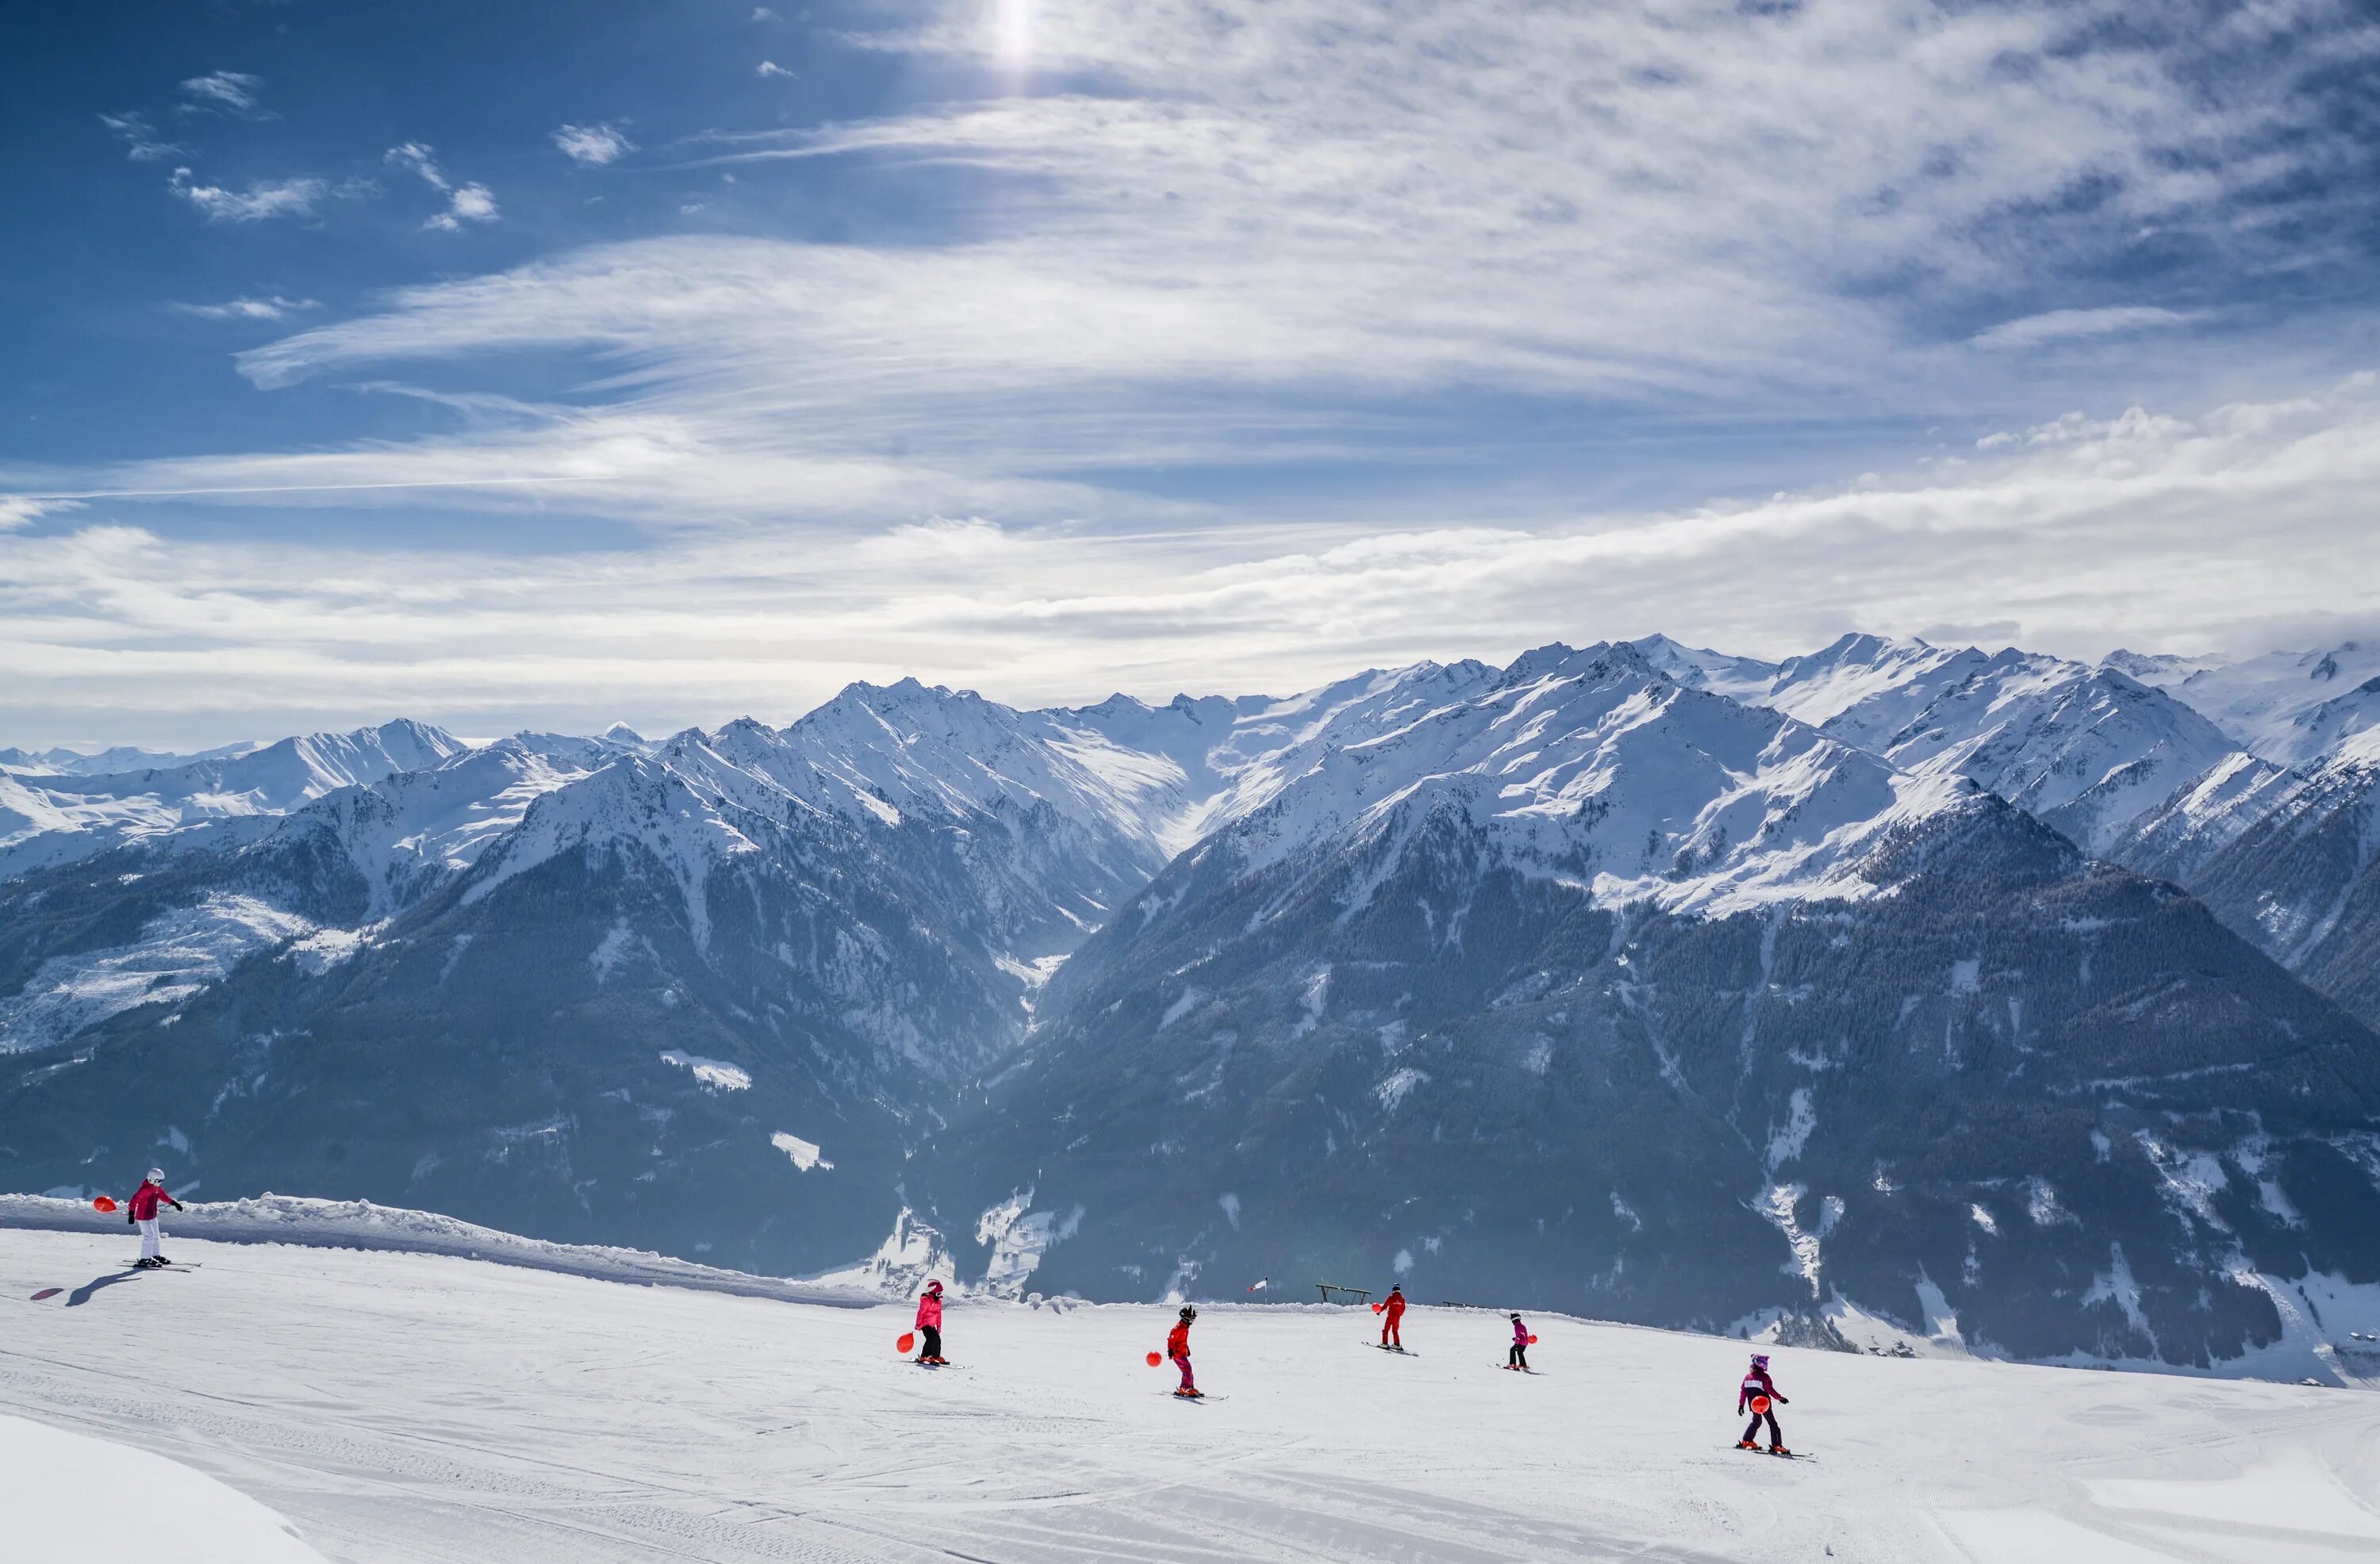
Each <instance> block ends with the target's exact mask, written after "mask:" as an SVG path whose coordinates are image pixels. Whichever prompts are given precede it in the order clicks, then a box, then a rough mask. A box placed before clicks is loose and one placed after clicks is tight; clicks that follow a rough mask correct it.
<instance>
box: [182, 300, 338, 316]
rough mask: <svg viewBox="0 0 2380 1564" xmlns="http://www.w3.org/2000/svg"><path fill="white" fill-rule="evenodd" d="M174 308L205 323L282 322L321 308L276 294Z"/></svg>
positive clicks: (304, 301)
mask: <svg viewBox="0 0 2380 1564" xmlns="http://www.w3.org/2000/svg"><path fill="white" fill-rule="evenodd" d="M174 308H175V309H177V310H179V311H180V312H181V313H183V314H185V315H197V316H200V317H201V318H203V319H205V320H209V321H285V320H287V319H288V318H289V317H290V316H292V315H298V314H303V313H304V312H306V311H307V310H309V309H321V308H322V304H321V302H320V301H318V300H315V299H311V298H284V297H281V296H280V295H279V294H277V293H276V294H273V295H272V296H271V297H265V298H227V299H225V300H224V301H223V302H222V303H221V304H176V305H175V306H174Z"/></svg>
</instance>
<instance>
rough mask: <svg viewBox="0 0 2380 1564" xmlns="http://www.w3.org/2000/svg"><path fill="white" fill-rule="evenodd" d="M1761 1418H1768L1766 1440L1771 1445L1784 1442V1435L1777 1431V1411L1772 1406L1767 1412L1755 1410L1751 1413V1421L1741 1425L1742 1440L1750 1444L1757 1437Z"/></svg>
mask: <svg viewBox="0 0 2380 1564" xmlns="http://www.w3.org/2000/svg"><path fill="white" fill-rule="evenodd" d="M1763 1418H1766V1419H1767V1420H1768V1442H1769V1443H1770V1444H1772V1445H1781V1444H1783V1443H1784V1442H1785V1436H1784V1435H1782V1434H1779V1432H1778V1431H1777V1412H1776V1409H1774V1408H1771V1409H1770V1410H1768V1411H1767V1412H1754V1413H1753V1414H1752V1421H1751V1422H1749V1423H1747V1424H1745V1425H1743V1442H1744V1443H1746V1444H1751V1443H1753V1442H1755V1440H1756V1439H1757V1438H1758V1437H1759V1435H1760V1423H1761V1419H1763Z"/></svg>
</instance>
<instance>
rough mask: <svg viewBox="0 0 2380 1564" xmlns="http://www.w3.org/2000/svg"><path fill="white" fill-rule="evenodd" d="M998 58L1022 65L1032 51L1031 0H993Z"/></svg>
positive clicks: (1013, 64)
mask: <svg viewBox="0 0 2380 1564" xmlns="http://www.w3.org/2000/svg"><path fill="white" fill-rule="evenodd" d="M994 8H995V12H996V15H997V18H998V37H999V49H1000V58H1001V60H1002V63H1003V64H1007V65H1012V66H1021V65H1023V64H1024V63H1025V62H1026V58H1027V57H1029V56H1030V55H1032V53H1033V0H995V7H994Z"/></svg>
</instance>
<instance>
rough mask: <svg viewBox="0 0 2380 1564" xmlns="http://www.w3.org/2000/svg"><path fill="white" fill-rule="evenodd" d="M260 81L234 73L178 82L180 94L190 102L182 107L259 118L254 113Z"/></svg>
mask: <svg viewBox="0 0 2380 1564" xmlns="http://www.w3.org/2000/svg"><path fill="white" fill-rule="evenodd" d="M263 85H264V79H263V78H261V77H257V76H249V75H247V74H246V73H244V72H241V71H237V70H218V71H210V72H209V73H208V74H206V75H205V76H194V77H191V78H190V79H188V80H187V81H185V82H183V83H182V91H183V92H184V93H185V94H187V95H188V97H189V99H190V102H189V103H185V104H184V105H183V108H184V109H185V110H186V111H187V110H188V109H192V108H201V107H203V108H211V109H215V110H217V111H220V112H222V113H225V114H232V115H239V116H241V117H243V118H252V117H261V115H258V112H257V95H256V94H257V89H258V88H260V87H262V86H263Z"/></svg>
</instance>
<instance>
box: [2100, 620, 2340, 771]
mask: <svg viewBox="0 0 2380 1564" xmlns="http://www.w3.org/2000/svg"><path fill="white" fill-rule="evenodd" d="M2119 659H2131V654H2130V653H2126V652H2117V653H2115V654H2113V655H2112V656H2110V657H2109V659H2108V660H2107V661H2108V662H2109V663H2110V664H2115V665H2118V666H2123V667H2126V668H2130V667H2131V666H2132V663H2133V662H2135V661H2137V662H2143V663H2145V662H2147V661H2150V660H2142V659H2131V661H2124V662H2119ZM2136 676H2137V677H2139V678H2140V679H2141V681H2142V682H2143V684H2155V685H2162V686H2163V687H2164V688H2166V689H2168V690H2170V691H2171V692H2172V693H2173V694H2174V695H2175V696H2176V697H2179V698H2180V700H2182V701H2183V702H2184V703H2186V704H2187V705H2189V706H2192V707H2193V708H2195V709H2197V710H2199V711H2201V712H2204V714H2205V715H2206V716H2207V717H2208V718H2209V719H2210V720H2212V721H2214V722H2215V724H2216V726H2217V727H2219V728H2221V729H2222V730H2223V731H2224V732H2225V733H2227V734H2230V735H2231V736H2232V737H2233V738H2234V739H2236V740H2238V741H2239V743H2240V745H2242V746H2244V747H2246V748H2247V749H2248V750H2249V751H2251V752H2252V753H2253V754H2254V755H2256V756H2257V757H2259V758H2262V759H2265V760H2270V761H2273V762H2275V763H2276V764H2277V765H2283V766H2300V765H2304V764H2306V763H2307V762H2310V761H2315V760H2320V759H2322V758H2325V756H2328V755H2330V754H2333V753H2335V752H2336V751H2337V750H2338V746H2339V745H2340V744H2342V743H2343V742H2345V741H2346V740H2348V739H2350V738H2352V737H2354V736H2355V735H2356V734H2363V733H2370V732H2372V731H2373V730H2374V728H2375V727H2380V643H2375V642H2373V641H2368V640H2366V641H2342V642H2340V643H2339V644H2338V645H2337V646H2335V647H2328V648H2325V649H2320V650H2315V651H2275V652H2267V653H2265V655H2264V656H2262V657H2251V658H2247V659H2244V660H2242V661H2238V662H2216V661H2212V660H2204V659H2202V660H2197V661H2193V662H2180V661H2175V662H2172V663H2170V664H2163V665H2159V666H2155V667H2148V668H2146V669H2145V670H2144V671H2143V673H2140V674H2138V675H2136Z"/></svg>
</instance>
